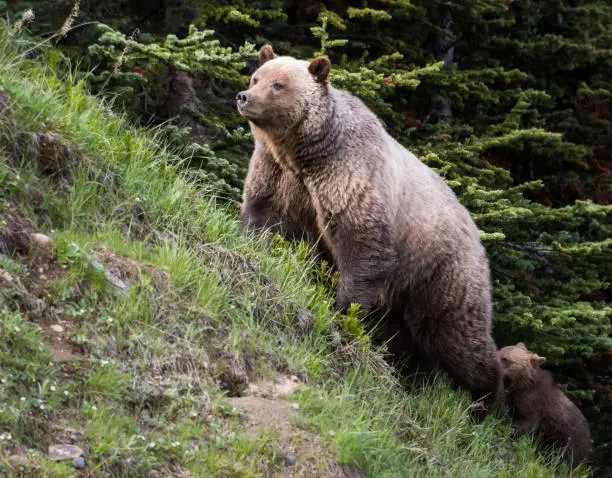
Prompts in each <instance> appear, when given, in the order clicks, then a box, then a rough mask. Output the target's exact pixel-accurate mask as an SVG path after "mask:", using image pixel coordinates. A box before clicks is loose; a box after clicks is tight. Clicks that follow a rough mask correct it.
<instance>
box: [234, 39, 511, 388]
mask: <svg viewBox="0 0 612 478" xmlns="http://www.w3.org/2000/svg"><path fill="white" fill-rule="evenodd" d="M259 59H260V67H259V68H258V69H257V71H256V72H255V73H254V74H253V75H252V77H251V84H250V87H249V89H248V90H247V91H243V92H240V93H239V94H238V95H237V97H236V100H237V106H238V110H239V111H240V113H241V114H242V115H243V116H245V117H246V118H247V119H248V120H249V125H250V127H251V131H252V132H253V136H254V139H255V151H254V153H253V156H252V158H251V162H250V164H249V171H248V174H247V178H246V180H245V186H244V193H243V204H242V209H241V218H242V224H243V226H244V227H255V228H262V227H271V228H273V230H276V231H278V232H280V233H281V234H285V235H287V236H289V237H304V238H306V239H309V240H316V239H318V238H321V240H322V242H323V244H324V247H325V250H326V251H327V252H328V253H329V255H330V256H331V258H332V262H333V264H334V266H335V267H336V269H337V270H338V274H339V280H338V290H337V296H336V306H337V307H338V308H339V309H340V310H346V309H347V307H349V306H350V304H351V303H359V304H360V305H361V309H360V310H361V311H362V312H363V313H369V312H370V311H373V310H375V309H378V310H382V311H393V314H398V315H396V317H397V316H399V319H400V320H401V321H402V322H403V324H404V330H405V332H404V333H406V334H410V340H411V341H412V342H413V343H415V344H417V345H418V348H419V350H418V355H419V356H420V357H424V359H423V360H424V361H427V362H428V366H431V365H435V366H442V367H444V368H445V369H446V370H448V371H449V372H450V373H451V375H453V376H454V377H455V378H457V379H458V380H459V381H461V382H463V383H464V384H465V385H466V386H467V387H468V388H469V389H470V390H471V391H472V392H473V394H474V396H475V397H476V398H481V397H483V396H488V397H489V399H491V398H493V397H496V396H497V393H498V391H499V389H500V387H501V380H500V377H501V375H500V370H499V362H498V360H497V357H496V352H497V347H496V346H495V343H494V341H493V339H492V337H491V313H492V307H491V281H490V274H489V266H488V262H487V258H486V256H485V251H484V248H483V246H482V244H481V242H480V237H479V232H478V228H477V227H476V225H475V224H474V221H473V220H472V218H471V217H470V214H469V213H468V211H467V210H466V209H465V208H464V207H463V206H462V205H461V203H460V202H459V200H458V199H457V197H456V196H455V194H454V193H453V191H452V190H451V189H450V188H449V187H448V186H447V185H446V183H445V182H444V181H443V180H442V178H440V176H438V175H437V174H436V173H435V172H434V171H433V170H432V169H430V168H429V167H427V166H426V165H425V164H423V163H422V162H421V161H419V160H418V159H417V158H416V157H415V156H414V155H413V154H411V153H410V152H409V151H407V150H406V149H405V148H404V147H403V146H402V145H401V144H399V143H398V142H397V141H396V140H395V139H393V138H392V137H391V136H390V135H389V134H388V133H387V132H386V131H385V129H384V127H383V126H382V124H381V123H380V121H379V120H378V118H377V117H376V115H374V113H372V111H370V110H369V109H368V108H367V107H366V106H365V105H364V104H363V103H362V102H361V100H359V99H358V98H356V97H355V96H353V95H351V94H349V93H348V92H345V91H340V90H337V89H335V88H334V87H332V85H331V84H330V83H329V81H328V75H329V72H330V68H331V65H330V62H329V59H328V58H327V57H318V58H315V59H314V60H313V61H311V62H307V61H301V60H297V59H295V58H292V57H286V56H281V57H277V56H276V55H275V54H274V52H273V51H272V47H270V46H269V45H267V46H264V47H263V48H262V49H261V50H260V52H259Z"/></svg>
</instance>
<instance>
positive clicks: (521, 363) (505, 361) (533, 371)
mask: <svg viewBox="0 0 612 478" xmlns="http://www.w3.org/2000/svg"><path fill="white" fill-rule="evenodd" d="M497 358H498V359H499V363H500V365H501V370H502V377H503V380H504V388H506V389H508V390H512V389H516V388H521V386H523V385H524V386H528V385H529V384H532V383H534V382H535V381H536V379H537V376H538V372H539V371H540V365H541V364H543V363H544V362H545V361H546V359H545V358H544V357H540V356H539V355H538V354H535V353H533V352H530V351H529V350H527V347H525V344H524V343H522V342H519V343H518V344H516V345H509V346H508V347H504V348H502V349H500V350H498V351H497Z"/></svg>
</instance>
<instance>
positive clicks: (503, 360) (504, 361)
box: [501, 357, 510, 367]
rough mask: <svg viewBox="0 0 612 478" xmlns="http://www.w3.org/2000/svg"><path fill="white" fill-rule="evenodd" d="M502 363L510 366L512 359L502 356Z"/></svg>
mask: <svg viewBox="0 0 612 478" xmlns="http://www.w3.org/2000/svg"><path fill="white" fill-rule="evenodd" d="M501 363H502V365H503V366H504V367H509V366H510V360H508V359H507V358H505V357H502V359H501Z"/></svg>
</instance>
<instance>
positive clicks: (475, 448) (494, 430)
mask: <svg viewBox="0 0 612 478" xmlns="http://www.w3.org/2000/svg"><path fill="white" fill-rule="evenodd" d="M0 28H1V27H0ZM26 51H28V52H29V53H28V54H27V55H26ZM34 53H35V54H36V56H35V57H34V58H33V57H32V55H33V54H34ZM26 56H28V59H26ZM53 58H54V54H53V53H52V51H51V50H42V51H41V50H40V49H38V48H36V49H32V45H27V44H25V45H20V44H18V42H17V41H16V40H13V39H9V38H8V36H7V35H6V34H5V33H2V34H0V301H1V304H2V305H0V375H1V380H0V471H1V472H2V473H5V474H7V475H8V476H130V477H133V476H148V477H160V476H363V475H365V476H373V477H381V476H388V477H391V476H424V475H425V474H426V475H427V476H453V477H456V476H470V477H478V476H482V477H485V476H486V477H488V476H511V475H512V476H526V477H527V476H529V477H536V476H538V477H539V476H551V477H552V476H566V475H568V473H567V470H566V469H565V468H564V467H563V466H562V465H560V464H559V463H558V462H557V461H556V460H555V458H553V457H549V456H546V455H543V454H540V453H538V452H537V451H536V447H535V444H534V443H533V442H532V441H531V440H530V439H529V438H527V437H522V438H516V437H512V436H511V432H510V429H509V427H508V426H507V425H505V424H504V423H503V422H502V421H500V420H499V419H497V418H494V417H489V418H487V419H486V420H485V421H484V422H482V423H476V422H475V421H473V419H472V418H471V415H470V410H471V404H470V401H469V399H468V398H467V395H466V394H464V393H461V392H458V391H453V390H452V389H451V388H450V387H449V386H448V383H447V381H446V379H445V378H444V377H439V378H438V379H436V380H434V381H433V383H431V384H429V385H427V386H425V387H411V386H410V384H400V383H399V381H398V380H397V379H396V377H394V375H393V371H392V370H391V369H390V368H389V367H388V366H387V365H386V364H385V362H384V360H383V359H382V352H381V351H380V350H377V349H376V348H375V347H374V346H373V345H372V344H371V343H370V340H369V338H368V335H367V334H366V333H364V331H363V329H362V326H361V325H360V324H359V322H358V321H357V319H355V318H354V317H350V316H348V317H347V316H339V315H337V314H335V313H334V312H333V311H332V309H331V307H330V304H331V296H330V293H329V290H328V288H327V286H326V283H327V282H328V281H329V278H328V277H327V271H326V270H325V269H321V267H320V266H315V265H313V264H312V262H311V261H310V260H309V258H308V254H307V252H308V251H307V250H306V248H305V247H303V246H301V247H297V248H291V247H289V246H288V245H287V244H285V243H283V242H282V241H280V240H278V238H277V239H274V240H272V241H266V240H265V238H261V237H256V236H247V235H245V234H243V233H241V232H240V231H239V229H238V223H237V220H236V217H235V214H233V213H232V211H231V210H228V209H225V208H224V207H221V206H219V205H218V204H217V202H216V201H215V200H214V198H213V197H211V195H210V194H209V193H207V191H205V190H202V189H201V187H199V186H197V185H196V184H194V183H191V182H190V181H189V178H187V177H184V176H182V175H181V174H179V173H178V172H177V165H178V164H179V163H180V161H182V159H181V158H180V157H178V156H177V155H175V154H173V152H172V151H170V150H169V149H168V148H166V147H165V146H164V144H162V143H161V142H160V141H158V140H157V139H156V136H157V133H156V132H155V131H143V130H138V129H135V128H133V127H131V126H130V125H129V124H128V123H127V122H126V121H125V119H124V118H122V117H121V116H117V115H116V114H114V113H112V112H111V110H110V108H108V105H104V104H102V103H101V102H100V101H99V100H98V99H96V98H94V97H91V96H89V95H88V94H87V92H86V91H85V89H84V87H83V83H81V82H80V81H79V78H78V75H66V76H65V77H64V76H62V77H58V74H57V73H56V72H55V71H54V70H53V69H52V68H51V67H50V66H48V65H50V64H53V63H54V62H53ZM59 76H61V75H59ZM37 233H38V234H42V235H36V234H37ZM47 238H50V242H48V241H47ZM285 391H286V392H287V393H285ZM55 444H75V445H78V446H79V447H80V448H82V450H83V451H84V457H85V464H86V465H87V468H85V469H84V470H79V469H78V468H77V467H75V465H74V464H73V463H72V462H71V461H70V460H67V461H53V460H52V459H51V458H50V457H49V456H48V447H49V446H50V445H55ZM77 465H78V463H77ZM587 474H588V473H587V472H578V473H576V472H575V473H574V475H575V476H583V475H587Z"/></svg>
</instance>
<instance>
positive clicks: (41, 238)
mask: <svg viewBox="0 0 612 478" xmlns="http://www.w3.org/2000/svg"><path fill="white" fill-rule="evenodd" d="M32 240H33V241H34V242H35V243H36V245H37V246H39V247H48V246H49V245H50V244H51V238H50V237H49V236H46V235H44V234H40V233H39V232H35V233H34V234H32Z"/></svg>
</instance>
